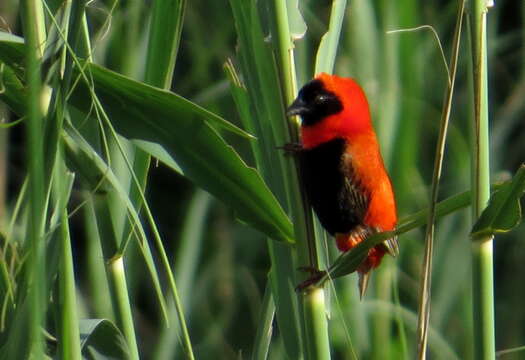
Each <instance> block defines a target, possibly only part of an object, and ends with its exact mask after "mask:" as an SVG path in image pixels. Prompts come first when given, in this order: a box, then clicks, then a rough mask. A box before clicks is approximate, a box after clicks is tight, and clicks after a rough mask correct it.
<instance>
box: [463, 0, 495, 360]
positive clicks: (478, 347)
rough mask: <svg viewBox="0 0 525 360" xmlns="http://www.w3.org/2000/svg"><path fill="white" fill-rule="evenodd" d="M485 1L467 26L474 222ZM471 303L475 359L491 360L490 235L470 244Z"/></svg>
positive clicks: (484, 98)
mask: <svg viewBox="0 0 525 360" xmlns="http://www.w3.org/2000/svg"><path fill="white" fill-rule="evenodd" d="M488 4H489V2H488V1H487V0H473V1H471V2H470V9H469V25H470V38H471V57H472V71H473V76H472V79H473V82H474V86H473V90H474V91H473V98H474V122H473V123H474V126H473V128H474V131H473V139H472V140H471V144H472V145H471V146H472V149H471V154H472V165H471V169H472V189H473V197H472V199H473V201H472V203H473V206H472V219H473V222H476V221H477V219H478V218H479V217H480V216H481V213H482V211H483V209H485V207H486V206H487V203H488V201H489V198H490V162H489V153H490V143H489V111H488V67H487V12H488V8H487V6H488ZM472 252H473V255H472V276H473V284H472V291H473V292H472V302H473V311H474V354H475V358H476V359H480V360H488V359H494V357H495V353H496V340H495V320H494V273H493V272H494V269H493V266H494V265H493V259H492V253H493V250H492V236H491V235H488V236H485V237H483V238H479V239H478V241H476V242H475V243H474V245H473V250H472Z"/></svg>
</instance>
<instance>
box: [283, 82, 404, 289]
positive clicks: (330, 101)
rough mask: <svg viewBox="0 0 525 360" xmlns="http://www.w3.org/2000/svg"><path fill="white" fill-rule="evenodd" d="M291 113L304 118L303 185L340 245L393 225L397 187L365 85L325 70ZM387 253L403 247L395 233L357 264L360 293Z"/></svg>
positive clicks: (345, 247)
mask: <svg viewBox="0 0 525 360" xmlns="http://www.w3.org/2000/svg"><path fill="white" fill-rule="evenodd" d="M287 115H289V116H291V115H299V116H300V117H301V120H302V123H301V147H300V150H299V151H298V156H299V159H300V168H301V177H302V181H303V185H304V189H305V191H306V193H307V196H308V198H309V201H310V203H311V205H312V207H313V209H314V211H315V213H316V214H317V217H318V218H319V221H320V222H321V224H322V225H323V227H324V228H325V229H326V231H328V232H329V233H330V234H331V235H333V236H335V239H336V242H337V247H338V248H339V250H341V251H343V252H345V251H348V250H350V249H352V248H353V247H354V246H356V245H357V244H359V243H360V242H361V241H363V240H364V239H366V238H367V237H368V236H370V235H371V234H374V233H376V232H381V231H391V230H394V229H395V227H396V223H397V214H396V203H395V199H394V192H393V190H392V183H391V181H390V178H389V177H388V174H387V172H386V170H385V166H384V164H383V159H382V157H381V153H380V150H379V144H378V142H377V136H376V133H375V131H374V128H373V126H372V121H371V118H370V110H369V106H368V101H367V99H366V96H365V93H364V92H363V89H361V87H360V86H359V85H358V84H357V83H356V82H355V81H354V80H353V79H349V78H343V77H339V76H335V75H328V74H325V73H321V74H319V75H318V76H317V77H316V78H315V79H313V80H312V81H310V82H309V83H307V84H306V85H304V87H303V88H302V89H301V90H300V91H299V95H298V97H297V99H295V101H294V102H293V104H292V105H291V106H290V107H289V108H288V111H287ZM387 252H388V253H389V254H391V255H392V256H395V255H397V253H398V252H399V248H398V243H397V239H396V238H392V239H389V240H386V241H385V242H383V243H381V244H380V245H377V246H376V247H374V248H372V249H371V250H370V251H369V253H368V256H367V258H366V259H365V260H364V261H363V262H362V263H361V265H360V266H359V268H358V269H357V272H358V274H359V290H360V295H361V297H362V296H363V295H364V293H365V291H366V288H367V286H368V279H369V276H370V271H371V270H372V269H374V268H376V267H377V266H379V264H380V263H381V259H382V258H383V256H384V255H385V253H387Z"/></svg>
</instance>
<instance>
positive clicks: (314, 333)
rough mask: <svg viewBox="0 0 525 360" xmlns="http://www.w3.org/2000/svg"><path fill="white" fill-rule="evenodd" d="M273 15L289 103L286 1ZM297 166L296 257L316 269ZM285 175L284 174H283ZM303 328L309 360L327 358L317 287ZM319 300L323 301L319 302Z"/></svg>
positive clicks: (308, 298) (293, 168)
mask: <svg viewBox="0 0 525 360" xmlns="http://www.w3.org/2000/svg"><path fill="white" fill-rule="evenodd" d="M272 6H273V15H274V32H273V34H274V35H275V37H276V40H275V41H276V44H277V48H276V50H277V54H278V56H277V58H278V65H279V69H280V74H281V85H282V89H283V93H284V94H283V95H284V103H285V104H291V102H292V101H293V99H294V97H295V93H296V75H295V69H294V68H295V65H294V59H293V44H292V38H291V35H290V26H289V23H288V10H287V7H286V2H284V1H280V0H274V1H273V2H272ZM289 133H290V138H291V140H292V141H297V140H298V128H297V123H296V122H295V121H290V122H289ZM297 165H298V164H297V163H293V162H290V163H289V167H288V169H287V170H288V173H290V175H291V176H290V178H291V179H292V181H291V182H290V184H291V186H290V188H289V189H288V190H289V195H291V199H292V201H291V202H290V205H291V212H292V217H293V219H294V225H295V227H294V230H295V236H296V240H297V254H298V261H299V262H300V264H302V265H304V264H308V265H310V266H312V267H318V254H317V249H316V245H315V237H314V227H313V218H312V212H311V210H310V207H309V205H308V203H307V201H306V198H305V195H304V192H303V191H301V186H300V181H299V174H298V166H297ZM285 175H287V174H285ZM301 299H302V305H303V316H304V317H303V324H304V325H303V326H302V328H303V329H304V331H305V334H304V335H305V339H306V341H305V342H303V348H304V349H305V350H306V351H303V352H304V353H305V354H306V356H307V358H309V359H330V342H329V340H328V324H327V318H326V311H325V303H324V289H323V288H322V287H321V288H317V289H314V290H312V291H305V292H303V293H302V297H301ZM321 300H322V301H321Z"/></svg>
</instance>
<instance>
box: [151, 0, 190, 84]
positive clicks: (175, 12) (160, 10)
mask: <svg viewBox="0 0 525 360" xmlns="http://www.w3.org/2000/svg"><path fill="white" fill-rule="evenodd" d="M185 7H186V0H155V1H154V2H153V9H152V15H151V21H150V29H149V40H148V54H147V57H146V74H145V75H144V81H145V82H146V83H148V84H150V85H153V86H157V87H160V88H164V89H169V88H170V86H171V79H172V77H173V69H174V68H175V61H176V59H177V52H178V50H179V43H180V36H181V33H182V24H183V20H184V9H185Z"/></svg>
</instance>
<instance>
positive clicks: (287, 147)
mask: <svg viewBox="0 0 525 360" xmlns="http://www.w3.org/2000/svg"><path fill="white" fill-rule="evenodd" d="M277 149H279V150H284V155H285V156H291V155H297V154H298V153H300V152H301V151H303V145H302V144H301V143H287V144H284V145H283V146H277Z"/></svg>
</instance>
